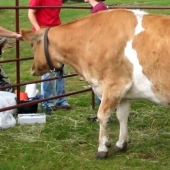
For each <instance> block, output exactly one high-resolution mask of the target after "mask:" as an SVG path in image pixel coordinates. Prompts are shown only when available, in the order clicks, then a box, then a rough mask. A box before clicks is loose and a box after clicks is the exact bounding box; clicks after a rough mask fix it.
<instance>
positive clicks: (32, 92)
mask: <svg viewBox="0 0 170 170" xmlns="http://www.w3.org/2000/svg"><path fill="white" fill-rule="evenodd" d="M25 92H26V93H27V94H28V97H29V98H31V97H35V96H36V95H37V93H38V92H39V91H38V90H37V89H36V84H35V83H34V84H27V85H26V87H25Z"/></svg>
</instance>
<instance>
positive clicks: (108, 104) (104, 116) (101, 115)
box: [96, 96, 119, 159]
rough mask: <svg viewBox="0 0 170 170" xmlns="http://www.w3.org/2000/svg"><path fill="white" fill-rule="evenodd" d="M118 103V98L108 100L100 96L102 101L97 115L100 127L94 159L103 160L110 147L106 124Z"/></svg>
mask: <svg viewBox="0 0 170 170" xmlns="http://www.w3.org/2000/svg"><path fill="white" fill-rule="evenodd" d="M110 97H111V96H110ZM113 99H115V100H113ZM118 102H119V99H118V98H114V97H113V98H112V97H111V98H110V99H109V98H108V96H107V97H104V96H102V101H101V104H100V107H99V110H98V113H97V117H98V120H99V126H100V132H99V147H98V153H97V157H96V158H97V159H104V158H106V157H107V154H108V148H109V147H110V146H111V144H110V142H109V136H108V123H109V118H110V116H111V113H112V111H113V109H114V108H115V107H116V105H117V103H118Z"/></svg>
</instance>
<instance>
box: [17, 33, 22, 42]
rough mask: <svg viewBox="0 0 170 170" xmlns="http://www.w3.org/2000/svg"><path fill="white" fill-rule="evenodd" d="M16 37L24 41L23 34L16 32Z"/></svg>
mask: <svg viewBox="0 0 170 170" xmlns="http://www.w3.org/2000/svg"><path fill="white" fill-rule="evenodd" d="M15 38H16V40H19V41H23V37H22V35H21V34H17V33H16V36H15Z"/></svg>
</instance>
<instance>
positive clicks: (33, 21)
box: [28, 9, 40, 31]
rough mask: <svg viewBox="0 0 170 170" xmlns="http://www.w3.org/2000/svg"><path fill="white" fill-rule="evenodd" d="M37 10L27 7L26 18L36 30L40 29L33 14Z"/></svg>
mask: <svg viewBox="0 0 170 170" xmlns="http://www.w3.org/2000/svg"><path fill="white" fill-rule="evenodd" d="M36 11H37V10H35V9H29V10H28V18H29V20H30V22H31V24H32V25H33V27H34V28H35V30H36V31H38V30H39V29H40V26H39V24H38V22H37V18H36V16H35V13H36Z"/></svg>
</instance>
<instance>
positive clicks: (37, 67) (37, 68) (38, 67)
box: [21, 28, 50, 76]
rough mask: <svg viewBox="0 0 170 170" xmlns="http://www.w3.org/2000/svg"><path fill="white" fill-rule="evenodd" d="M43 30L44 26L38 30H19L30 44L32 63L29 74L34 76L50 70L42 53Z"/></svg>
mask: <svg viewBox="0 0 170 170" xmlns="http://www.w3.org/2000/svg"><path fill="white" fill-rule="evenodd" d="M44 32H45V28H41V29H40V30H39V31H30V30H24V29H22V30H21V35H22V36H23V39H24V40H26V41H28V42H30V43H31V44H32V48H33V51H34V63H33V66H32V68H31V74H32V75H36V76H41V75H43V74H45V73H47V72H49V71H50V68H49V66H48V64H47V60H46V58H45V54H44Z"/></svg>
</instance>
